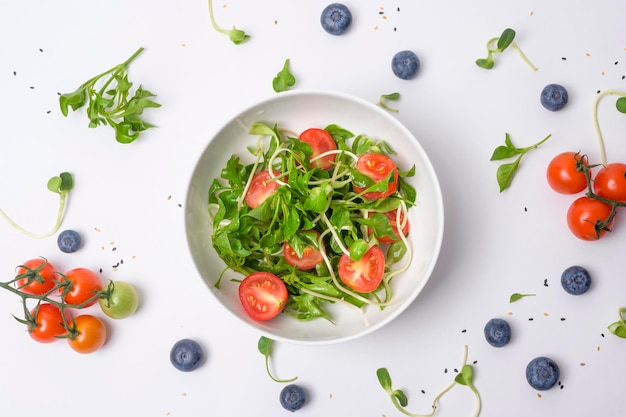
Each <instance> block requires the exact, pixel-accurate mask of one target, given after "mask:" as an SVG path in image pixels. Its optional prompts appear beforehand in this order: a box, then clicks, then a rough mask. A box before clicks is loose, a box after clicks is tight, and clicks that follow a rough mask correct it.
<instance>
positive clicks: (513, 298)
mask: <svg viewBox="0 0 626 417" xmlns="http://www.w3.org/2000/svg"><path fill="white" fill-rule="evenodd" d="M535 295H537V294H520V293H518V292H516V293H513V294H511V297H510V298H509V303H514V302H516V301H518V300H521V299H522V298H524V297H534V296H535Z"/></svg>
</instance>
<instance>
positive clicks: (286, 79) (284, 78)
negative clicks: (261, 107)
mask: <svg viewBox="0 0 626 417" xmlns="http://www.w3.org/2000/svg"><path fill="white" fill-rule="evenodd" d="M295 83H296V78H295V77H294V76H293V75H292V74H291V72H289V59H286V60H285V64H284V65H283V69H282V70H280V72H279V73H278V74H276V77H274V79H273V80H272V87H273V88H274V91H275V92H277V93H280V92H282V91H287V90H289V89H290V88H291V87H293V86H294V84H295Z"/></svg>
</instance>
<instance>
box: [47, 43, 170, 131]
mask: <svg viewBox="0 0 626 417" xmlns="http://www.w3.org/2000/svg"><path fill="white" fill-rule="evenodd" d="M143 49H144V48H139V49H138V50H137V51H136V52H135V53H134V54H133V55H132V56H131V57H130V58H128V59H127V60H126V61H124V62H123V63H121V64H118V65H116V66H114V67H112V68H111V69H109V70H107V71H104V72H103V73H101V74H98V75H96V76H95V77H92V78H90V79H89V80H87V81H85V82H84V83H83V84H81V85H80V86H79V87H78V88H77V89H76V90H74V91H73V92H71V93H64V94H61V96H60V97H59V105H60V107H61V113H63V116H66V117H67V115H68V113H69V110H70V109H71V110H72V111H76V110H78V109H80V108H82V107H84V106H86V112H87V117H88V118H89V127H90V128H94V127H97V126H100V125H109V126H111V127H112V128H113V129H114V130H115V139H116V140H117V141H118V142H120V143H131V142H134V141H135V140H136V139H137V138H138V137H139V134H140V133H141V132H143V131H144V130H147V129H149V128H151V127H154V126H153V125H152V124H150V123H148V122H146V121H144V120H142V118H141V116H142V114H143V111H144V110H145V109H146V108H150V107H161V105H160V104H158V103H156V102H155V101H153V100H152V98H153V97H155V95H154V94H152V93H151V92H150V91H148V90H145V89H144V88H143V87H142V86H141V85H140V86H139V87H138V88H137V89H136V90H135V93H134V94H133V95H132V96H131V88H132V86H133V83H132V82H130V81H129V80H128V74H127V67H128V65H129V64H130V63H131V62H132V61H133V60H134V59H135V58H136V57H137V56H138V55H139V54H140V53H141V52H142V51H143Z"/></svg>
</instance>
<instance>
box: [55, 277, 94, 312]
mask: <svg viewBox="0 0 626 417" xmlns="http://www.w3.org/2000/svg"><path fill="white" fill-rule="evenodd" d="M67 281H71V282H72V285H71V288H70V289H69V291H68V292H65V288H62V289H61V291H63V292H64V293H65V295H64V296H63V301H65V303H66V304H72V305H79V304H83V303H85V302H86V301H87V300H89V299H90V298H92V297H94V296H95V295H96V294H97V293H98V292H99V291H100V290H102V280H101V279H100V277H99V276H98V275H97V274H96V273H95V272H93V271H92V270H90V269H87V268H75V269H72V270H71V271H68V272H66V273H65V277H64V278H62V279H61V282H67ZM96 301H98V298H97V297H96V298H94V299H93V300H91V301H89V302H88V303H86V304H85V305H84V306H83V307H89V306H91V305H93V304H95V302H96Z"/></svg>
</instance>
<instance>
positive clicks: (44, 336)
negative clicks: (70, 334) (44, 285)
mask: <svg viewBox="0 0 626 417" xmlns="http://www.w3.org/2000/svg"><path fill="white" fill-rule="evenodd" d="M35 311H36V314H35ZM64 312H65V319H66V321H67V323H70V322H71V316H70V314H69V312H68V311H67V310H64ZM30 314H31V315H32V316H34V318H35V322H36V326H35V327H33V328H31V329H29V333H30V337H32V338H33V339H35V340H36V341H38V342H40V343H51V342H55V341H57V340H58V339H59V337H60V336H64V335H66V334H67V329H66V328H65V326H64V325H63V315H62V314H61V309H60V308H59V307H57V306H55V305H53V304H48V303H41V304H40V305H39V308H38V309H37V308H35V309H33V310H32V311H31V312H30Z"/></svg>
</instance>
